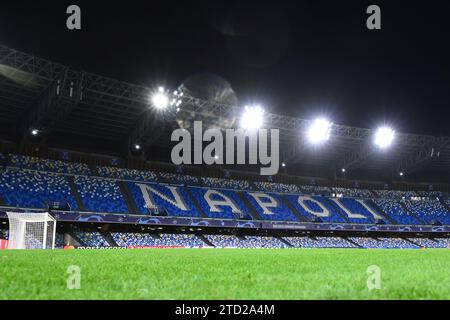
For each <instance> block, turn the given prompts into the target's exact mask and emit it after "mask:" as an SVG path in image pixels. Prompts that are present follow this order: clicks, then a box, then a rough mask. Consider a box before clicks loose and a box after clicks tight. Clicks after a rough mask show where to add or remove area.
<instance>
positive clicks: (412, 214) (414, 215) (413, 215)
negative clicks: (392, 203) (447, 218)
mask: <svg viewBox="0 0 450 320" xmlns="http://www.w3.org/2000/svg"><path fill="white" fill-rule="evenodd" d="M400 205H401V206H402V208H403V209H405V210H406V212H408V213H409V215H410V216H411V217H413V218H414V219H416V220H417V221H418V222H419V223H420V224H424V225H425V224H426V223H425V222H424V221H423V220H422V219H420V218H419V217H418V216H416V214H415V213H414V212H412V211H411V210H409V209H408V207H407V206H406V204H404V203H403V202H402V201H400Z"/></svg>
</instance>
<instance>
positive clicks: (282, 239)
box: [274, 237, 294, 248]
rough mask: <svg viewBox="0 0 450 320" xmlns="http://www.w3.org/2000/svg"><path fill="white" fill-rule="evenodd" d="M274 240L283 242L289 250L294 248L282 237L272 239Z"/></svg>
mask: <svg viewBox="0 0 450 320" xmlns="http://www.w3.org/2000/svg"><path fill="white" fill-rule="evenodd" d="M274 238H275V239H278V240H280V241H281V242H283V243H284V244H285V245H287V246H288V247H289V248H293V247H294V246H293V245H292V244H290V243H289V241H287V240H286V239H284V238H283V237H274Z"/></svg>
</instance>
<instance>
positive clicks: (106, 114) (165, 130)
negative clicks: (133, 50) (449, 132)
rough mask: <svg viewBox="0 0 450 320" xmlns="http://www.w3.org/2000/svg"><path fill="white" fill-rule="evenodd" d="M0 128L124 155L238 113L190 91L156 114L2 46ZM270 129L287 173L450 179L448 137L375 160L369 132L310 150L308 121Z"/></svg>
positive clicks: (335, 137) (272, 123) (289, 120)
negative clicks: (119, 149) (94, 144)
mask: <svg viewBox="0 0 450 320" xmlns="http://www.w3.org/2000/svg"><path fill="white" fill-rule="evenodd" d="M0 75H1V77H0V126H1V128H2V129H1V133H2V134H3V135H7V136H8V135H9V136H10V135H11V133H12V132H14V133H16V134H20V135H22V136H23V135H24V134H26V133H27V132H28V131H29V130H30V128H37V129H39V130H41V131H43V132H44V135H45V136H46V138H47V140H48V141H49V142H50V141H57V140H58V138H61V137H64V138H65V139H66V143H67V144H68V147H70V146H69V145H70V141H68V140H67V137H69V139H71V140H74V139H81V140H83V139H85V140H91V139H92V140H93V141H94V140H96V139H98V140H99V141H100V140H101V141H108V142H110V143H111V144H114V145H116V146H117V145H121V146H123V147H124V149H123V150H126V148H127V147H129V146H130V145H131V144H132V143H135V142H139V143H140V144H142V145H143V147H144V149H146V150H149V148H151V147H154V148H158V147H161V148H169V147H170V145H171V142H170V133H171V131H172V130H173V129H174V128H176V127H179V126H183V127H189V126H190V125H191V123H192V120H194V119H195V120H204V122H207V123H208V124H210V125H216V126H221V127H224V126H225V127H229V126H231V127H233V126H236V125H237V120H238V119H239V117H240V114H241V113H242V108H241V107H237V106H233V105H227V104H224V103H221V102H216V101H210V100H203V99H201V98H198V97H196V96H194V95H193V93H192V92H190V91H189V90H188V89H187V88H184V87H180V88H177V90H178V91H179V92H183V93H184V95H183V96H182V97H180V100H182V103H181V105H180V110H179V111H178V112H166V113H157V112H155V110H154V109H152V108H151V107H150V101H149V97H150V96H151V94H152V92H153V91H154V89H153V88H150V87H144V86H139V85H134V84H131V83H126V82H122V81H118V80H115V79H111V78H107V77H103V76H100V75H96V74H92V73H89V72H84V71H82V70H76V69H74V68H70V67H68V66H65V65H62V64H59V63H55V62H51V61H49V60H46V59H41V58H38V57H35V56H33V55H30V54H27V53H23V52H20V51H17V50H14V49H11V48H9V47H6V46H2V45H0ZM265 124H266V127H268V128H279V129H280V139H281V145H280V153H281V161H283V162H286V163H287V164H289V165H291V164H292V165H294V164H297V165H302V166H304V167H307V166H315V167H323V168H330V167H332V168H333V169H334V170H336V171H338V170H339V171H340V170H341V168H345V169H346V170H347V171H349V170H357V169H358V170H375V171H377V170H379V171H381V170H382V171H389V172H393V173H395V172H407V173H413V172H421V173H428V172H434V173H444V174H445V175H447V176H448V174H449V173H450V137H435V136H429V135H417V134H405V133H397V135H396V139H395V143H394V145H393V146H392V148H390V149H389V150H386V151H383V152H380V150H377V149H376V148H375V147H374V145H373V141H372V137H373V134H374V131H373V130H372V129H364V128H356V127H349V126H344V125H337V124H334V125H333V127H332V130H331V137H330V139H329V141H328V142H327V143H326V145H324V146H321V147H320V148H316V147H314V146H312V145H310V144H309V143H308V142H307V141H306V140H305V139H304V136H305V135H304V134H302V133H303V132H305V131H306V130H307V128H308V126H309V124H310V121H308V120H304V119H299V118H294V117H288V116H283V115H278V114H274V113H265Z"/></svg>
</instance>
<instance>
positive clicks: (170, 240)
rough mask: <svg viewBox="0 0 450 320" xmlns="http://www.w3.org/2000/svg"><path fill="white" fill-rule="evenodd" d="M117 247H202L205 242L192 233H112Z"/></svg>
mask: <svg viewBox="0 0 450 320" xmlns="http://www.w3.org/2000/svg"><path fill="white" fill-rule="evenodd" d="M112 237H113V239H114V241H115V242H116V243H117V245H118V246H119V247H130V246H138V247H204V246H206V244H205V243H204V242H203V241H202V240H201V239H200V238H198V237H197V236H195V235H193V234H166V233H163V234H160V235H158V234H142V233H112Z"/></svg>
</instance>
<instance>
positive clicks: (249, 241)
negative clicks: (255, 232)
mask: <svg viewBox="0 0 450 320" xmlns="http://www.w3.org/2000/svg"><path fill="white" fill-rule="evenodd" d="M205 238H207V239H208V240H209V241H210V242H211V243H212V244H214V246H216V247H220V248H247V249H249V248H288V247H289V246H288V245H287V244H285V243H283V242H282V241H280V240H279V239H277V238H274V237H264V236H245V237H237V236H234V235H205Z"/></svg>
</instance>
